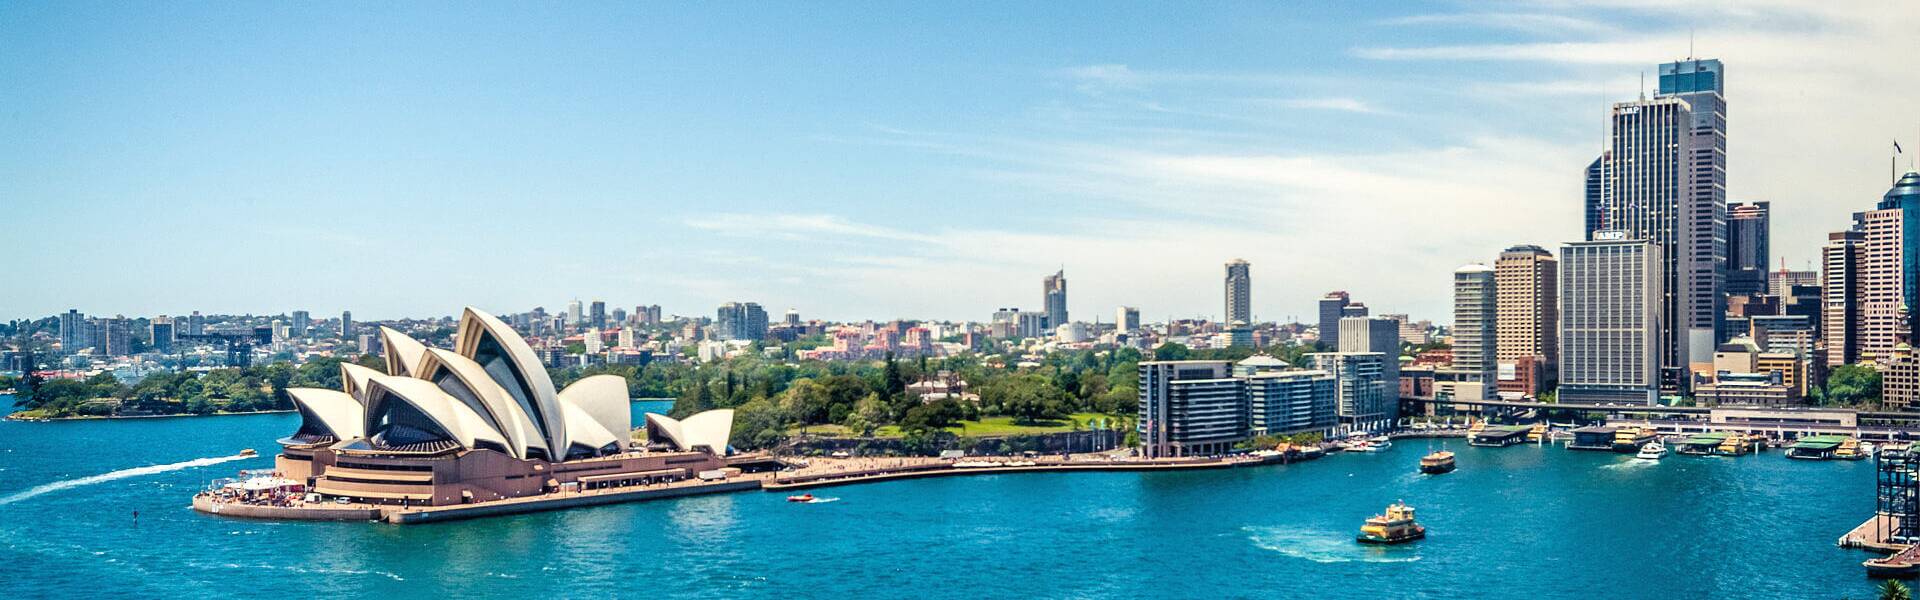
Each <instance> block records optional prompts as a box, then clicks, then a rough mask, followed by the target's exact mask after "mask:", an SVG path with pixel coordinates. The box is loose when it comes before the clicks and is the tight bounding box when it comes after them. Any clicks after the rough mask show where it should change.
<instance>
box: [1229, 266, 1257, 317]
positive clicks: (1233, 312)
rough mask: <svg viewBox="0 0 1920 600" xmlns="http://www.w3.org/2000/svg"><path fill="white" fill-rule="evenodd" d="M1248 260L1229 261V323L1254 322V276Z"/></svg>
mask: <svg viewBox="0 0 1920 600" xmlns="http://www.w3.org/2000/svg"><path fill="white" fill-rule="evenodd" d="M1248 268H1249V266H1248V265H1247V261H1244V260H1240V259H1238V258H1236V259H1233V260H1230V261H1227V311H1226V315H1227V323H1228V324H1232V323H1233V322H1234V321H1240V322H1242V323H1246V324H1248V325H1252V324H1253V276H1252V275H1251V274H1249V273H1248Z"/></svg>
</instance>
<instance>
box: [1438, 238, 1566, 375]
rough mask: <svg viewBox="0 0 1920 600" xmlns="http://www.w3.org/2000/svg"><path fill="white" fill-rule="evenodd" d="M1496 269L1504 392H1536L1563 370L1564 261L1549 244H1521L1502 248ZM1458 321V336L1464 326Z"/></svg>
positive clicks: (1497, 347)
mask: <svg viewBox="0 0 1920 600" xmlns="http://www.w3.org/2000/svg"><path fill="white" fill-rule="evenodd" d="M1493 270H1494V284H1495V285H1494V290H1495V291H1494V297H1495V300H1496V305H1497V306H1496V308H1495V311H1494V313H1495V314H1494V320H1495V326H1494V330H1495V333H1494V343H1493V354H1494V361H1495V372H1496V373H1495V377H1496V378H1497V380H1498V387H1499V391H1502V392H1511V393H1519V394H1523V395H1527V396H1536V395H1538V394H1540V393H1541V392H1545V391H1547V390H1549V389H1552V388H1553V386H1554V383H1555V382H1556V373H1557V372H1558V370H1559V362H1560V340H1559V329H1560V262H1559V261H1558V260H1556V259H1554V257H1553V253H1551V252H1548V251H1547V250H1546V249H1545V248H1541V247H1539V246H1530V245H1522V246H1514V247H1511V248H1507V250H1506V251H1505V252H1501V253H1500V257H1499V258H1498V259H1497V260H1495V261H1494V264H1493ZM1455 277H1456V281H1457V278H1458V275H1455ZM1457 295H1458V291H1457V290H1456V296H1457ZM1456 305H1457V300H1456ZM1458 310H1459V309H1458V307H1457V306H1456V308H1455V311H1456V313H1457V312H1458ZM1456 319H1458V317H1457V316H1456ZM1454 326H1455V328H1456V333H1455V335H1456V336H1458V335H1459V334H1458V333H1457V330H1458V329H1459V328H1460V327H1461V325H1460V324H1459V322H1458V321H1457V320H1456V321H1455V325H1454Z"/></svg>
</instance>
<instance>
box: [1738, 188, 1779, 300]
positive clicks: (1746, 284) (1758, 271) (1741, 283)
mask: <svg viewBox="0 0 1920 600" xmlns="http://www.w3.org/2000/svg"><path fill="white" fill-rule="evenodd" d="M1769 207H1770V205H1769V204H1768V203H1766V202H1744V203H1738V202H1736V203H1732V204H1728V205H1727V294H1728V295H1731V296H1753V295H1759V294H1766V293H1768V290H1767V275H1768V271H1767V266H1768V265H1767V261H1768V260H1771V257H1772V250H1771V248H1770V247H1769V246H1770V242H1769V234H1768V231H1769V228H1770V225H1769V222H1770V221H1771V220H1772V216H1771V214H1772V210H1771V209H1770V208H1769Z"/></svg>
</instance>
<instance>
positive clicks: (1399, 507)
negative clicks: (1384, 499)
mask: <svg viewBox="0 0 1920 600" xmlns="http://www.w3.org/2000/svg"><path fill="white" fill-rule="evenodd" d="M1424 537H1427V528H1426V527H1424V526H1422V525H1420V524H1419V523H1415V522H1414V520H1413V507H1411V506H1407V503H1405V502H1395V503H1393V504H1392V505H1389V506H1387V513H1386V514H1383V515H1374V516H1373V517H1372V518H1369V519H1367V524H1365V525H1362V526H1360V535H1357V536H1354V540H1356V541H1358V542H1360V543H1362V544H1402V543H1406V542H1411V541H1414V540H1417V539H1421V538H1424Z"/></svg>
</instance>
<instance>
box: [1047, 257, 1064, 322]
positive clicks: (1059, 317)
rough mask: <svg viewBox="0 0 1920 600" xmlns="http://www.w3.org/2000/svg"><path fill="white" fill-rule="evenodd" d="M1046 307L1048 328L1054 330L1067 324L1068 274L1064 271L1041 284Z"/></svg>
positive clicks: (1048, 277)
mask: <svg viewBox="0 0 1920 600" xmlns="http://www.w3.org/2000/svg"><path fill="white" fill-rule="evenodd" d="M1041 291H1042V292H1043V293H1044V295H1045V298H1044V301H1045V303H1044V304H1042V306H1045V307H1046V315H1047V328H1048V329H1052V328H1055V327H1059V326H1061V325H1065V324H1067V272H1066V270H1064V269H1062V270H1060V271H1059V272H1056V273H1054V274H1052V275H1048V276H1047V278H1046V280H1045V281H1042V282H1041Z"/></svg>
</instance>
